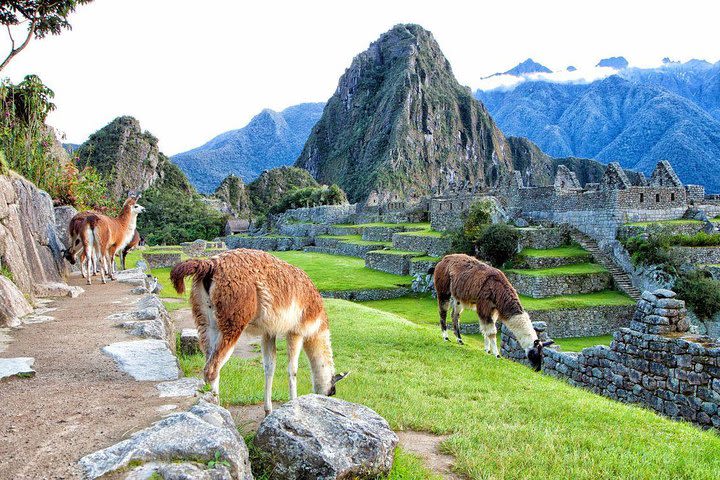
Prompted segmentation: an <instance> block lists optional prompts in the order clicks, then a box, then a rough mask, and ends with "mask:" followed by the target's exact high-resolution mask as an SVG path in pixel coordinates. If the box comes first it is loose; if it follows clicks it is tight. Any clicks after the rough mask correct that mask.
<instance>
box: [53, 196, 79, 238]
mask: <svg viewBox="0 0 720 480" xmlns="http://www.w3.org/2000/svg"><path fill="white" fill-rule="evenodd" d="M77 213H78V211H77V210H76V209H75V207H73V206H71V205H63V206H61V207H55V228H56V229H57V232H58V236H59V237H60V241H61V242H62V244H63V245H64V246H65V248H69V247H70V234H69V233H68V226H69V225H70V220H72V218H73V217H74V216H75V215H76V214H77Z"/></svg>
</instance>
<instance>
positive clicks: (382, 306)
mask: <svg viewBox="0 0 720 480" xmlns="http://www.w3.org/2000/svg"><path fill="white" fill-rule="evenodd" d="M520 302H521V303H522V305H523V307H524V308H525V309H526V310H528V311H530V312H532V311H534V310H557V309H561V308H590V307H598V306H632V305H635V301H634V300H633V299H632V298H630V297H628V296H627V295H625V294H624V293H620V292H617V291H614V290H605V291H602V292H593V293H584V294H580V295H565V296H559V297H548V298H530V297H525V296H523V295H520ZM362 304H363V305H366V306H368V307H372V308H376V309H378V310H383V311H385V312H388V313H393V314H395V315H399V316H401V317H404V318H406V319H408V320H410V321H411V322H413V323H417V324H424V325H439V322H440V317H439V315H438V307H437V300H436V299H434V298H432V297H431V296H430V295H417V296H410V297H402V298H392V299H390V300H372V301H369V302H362ZM460 321H461V322H462V323H476V322H477V321H478V317H477V314H476V313H475V312H473V311H472V310H464V311H463V313H462V314H461V315H460Z"/></svg>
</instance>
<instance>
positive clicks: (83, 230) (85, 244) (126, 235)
mask: <svg viewBox="0 0 720 480" xmlns="http://www.w3.org/2000/svg"><path fill="white" fill-rule="evenodd" d="M138 198H139V196H138V197H137V198H136V197H128V199H127V200H125V203H124V204H123V208H122V210H121V211H120V214H119V215H118V216H117V217H108V216H107V215H103V214H101V213H97V212H92V211H87V212H80V213H78V214H77V215H75V216H74V217H73V218H72V220H70V224H69V225H68V231H69V233H70V239H71V240H70V248H69V249H67V250H66V251H65V255H64V256H65V258H66V259H67V260H68V261H69V262H70V263H71V264H75V262H76V259H77V256H78V255H81V257H82V261H83V265H86V267H87V272H88V275H87V277H86V278H87V284H88V285H91V284H92V281H91V278H90V277H91V275H92V274H93V273H94V272H95V271H96V270H98V268H99V271H100V278H101V280H102V283H106V279H105V276H106V274H107V275H109V276H110V278H111V279H112V278H113V272H112V271H113V270H114V261H113V259H114V258H115V254H116V253H117V252H118V251H120V250H122V249H124V248H125V247H126V246H127V245H128V244H129V243H130V241H131V240H132V238H133V234H134V232H135V226H136V223H137V216H138V215H139V214H140V213H141V212H142V211H143V210H144V207H142V206H141V205H138V204H137V199H138ZM111 264H112V265H111Z"/></svg>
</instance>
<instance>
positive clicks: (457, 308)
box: [452, 299, 463, 345]
mask: <svg viewBox="0 0 720 480" xmlns="http://www.w3.org/2000/svg"><path fill="white" fill-rule="evenodd" d="M452 307H453V311H452V321H453V330H454V331H455V338H457V342H458V343H459V344H460V345H463V341H462V336H461V335H460V314H461V313H462V311H463V308H462V305H460V302H458V301H457V300H455V299H453V302H452Z"/></svg>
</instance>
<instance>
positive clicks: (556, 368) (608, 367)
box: [501, 290, 720, 428]
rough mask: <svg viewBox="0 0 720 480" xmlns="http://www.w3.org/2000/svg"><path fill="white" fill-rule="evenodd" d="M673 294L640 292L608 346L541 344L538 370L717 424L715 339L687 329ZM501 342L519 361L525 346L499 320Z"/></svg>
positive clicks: (719, 355)
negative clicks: (573, 348)
mask: <svg viewBox="0 0 720 480" xmlns="http://www.w3.org/2000/svg"><path fill="white" fill-rule="evenodd" d="M674 296H675V294H674V293H673V292H670V291H668V290H657V291H655V292H654V293H652V294H651V293H649V292H645V293H643V298H642V300H640V301H639V302H638V305H637V309H636V311H635V315H634V316H633V320H632V321H631V322H630V326H629V328H622V329H620V330H619V331H617V332H615V334H614V339H613V342H612V344H611V345H610V347H606V346H595V347H590V348H586V349H584V350H583V351H582V352H580V353H565V352H560V351H556V350H553V349H546V354H545V358H544V360H543V371H544V372H545V373H546V374H548V375H551V376H554V377H558V378H563V379H566V380H567V381H568V382H569V383H571V384H572V385H575V386H579V387H584V388H587V389H590V390H592V391H593V392H595V393H598V394H601V395H605V396H607V397H609V398H612V399H615V400H619V401H622V402H627V403H640V404H643V405H645V406H646V407H649V408H651V409H653V410H655V411H656V412H658V413H661V414H664V415H666V416H668V417H670V418H673V419H676V420H686V421H689V422H693V423H695V424H698V425H700V426H701V427H703V428H709V427H715V428H720V413H719V411H720V410H719V409H720V344H718V343H714V342H713V341H712V340H711V339H709V338H708V337H700V336H696V335H688V334H687V330H688V327H689V324H688V321H687V318H686V317H685V313H686V312H685V308H684V306H685V304H684V302H682V301H681V300H676V299H675V298H673V297H674ZM537 326H538V327H540V329H543V327H544V325H542V324H538V325H537ZM543 333H544V332H543ZM501 342H502V352H503V355H504V356H507V357H509V358H513V359H517V360H519V361H523V359H524V357H525V353H524V351H523V350H522V349H521V348H520V346H519V344H518V343H517V341H516V340H515V338H514V337H513V335H512V333H510V332H509V330H507V329H506V328H505V327H504V326H503V328H502V330H501Z"/></svg>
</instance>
